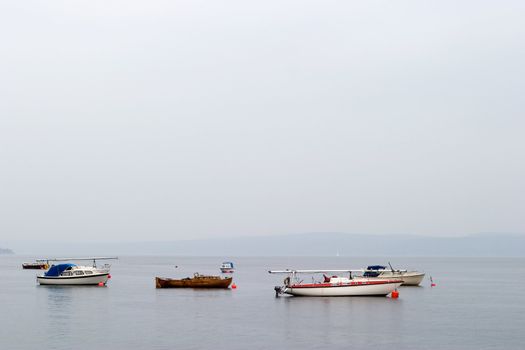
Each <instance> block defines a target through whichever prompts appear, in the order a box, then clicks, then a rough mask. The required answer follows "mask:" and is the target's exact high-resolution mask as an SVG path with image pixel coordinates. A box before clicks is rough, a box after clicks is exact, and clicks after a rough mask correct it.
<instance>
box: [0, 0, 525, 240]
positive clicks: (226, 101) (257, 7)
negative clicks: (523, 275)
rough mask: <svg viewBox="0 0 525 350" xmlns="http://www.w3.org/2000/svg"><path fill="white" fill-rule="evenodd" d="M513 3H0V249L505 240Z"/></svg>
mask: <svg viewBox="0 0 525 350" xmlns="http://www.w3.org/2000/svg"><path fill="white" fill-rule="evenodd" d="M523 18H525V2H523V1H497V2H496V1H281V0H279V1H273V0H270V1H246V0H243V1H212V0H206V1H129V0H126V1H112V0H104V1H100V0H89V1H18V0H13V1H11V0H3V1H2V2H1V3H0V39H1V40H0V42H1V47H0V94H1V95H0V96H1V97H0V181H1V182H0V236H1V239H0V241H1V240H2V239H4V240H12V239H17V238H26V239H33V238H37V237H39V238H42V237H48V238H52V239H64V238H66V237H67V239H71V240H91V239H92V240H100V239H102V238H104V237H107V238H108V239H112V240H118V239H129V240H144V239H148V240H156V239H179V238H200V237H217V236H241V235H269V234H283V233H296V232H317V231H321V232H324V231H332V232H334V231H337V232H354V233H376V234H377V233H415V234H425V235H462V234H468V233H474V232H524V231H525V221H524V220H523V209H524V208H525V200H524V195H525V186H524V179H525V138H524V137H523V135H524V133H525V120H524V113H523V111H524V107H525V106H524V101H525V100H524V98H523V93H524V91H525V89H524V88H525V68H524V64H523V62H525V21H523Z"/></svg>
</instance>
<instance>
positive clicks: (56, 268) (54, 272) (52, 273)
mask: <svg viewBox="0 0 525 350" xmlns="http://www.w3.org/2000/svg"><path fill="white" fill-rule="evenodd" d="M73 266H77V265H75V264H58V265H53V266H51V267H50V268H49V270H47V272H46V274H45V276H49V277H58V276H60V274H61V273H62V272H64V271H65V270H67V269H68V268H70V267H73Z"/></svg>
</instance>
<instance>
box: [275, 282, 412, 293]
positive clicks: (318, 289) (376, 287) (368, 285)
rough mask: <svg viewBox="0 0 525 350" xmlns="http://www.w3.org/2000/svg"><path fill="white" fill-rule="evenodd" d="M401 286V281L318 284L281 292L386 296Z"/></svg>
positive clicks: (291, 287) (294, 286)
mask: <svg viewBox="0 0 525 350" xmlns="http://www.w3.org/2000/svg"><path fill="white" fill-rule="evenodd" d="M401 284H402V281H399V280H395V281H377V282H376V281H371V282H352V283H345V284H337V285H334V284H329V283H319V284H311V285H292V286H289V287H285V288H284V290H283V292H284V293H286V294H289V295H294V296H308V297H337V296H341V297H342V296H386V295H388V294H390V293H392V291H394V290H395V289H396V288H398V287H399V286H400V285H401Z"/></svg>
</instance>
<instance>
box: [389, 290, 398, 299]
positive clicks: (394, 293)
mask: <svg viewBox="0 0 525 350" xmlns="http://www.w3.org/2000/svg"><path fill="white" fill-rule="evenodd" d="M390 296H391V298H392V299H397V298H399V292H398V291H397V289H396V290H394V291H393V292H392V294H390Z"/></svg>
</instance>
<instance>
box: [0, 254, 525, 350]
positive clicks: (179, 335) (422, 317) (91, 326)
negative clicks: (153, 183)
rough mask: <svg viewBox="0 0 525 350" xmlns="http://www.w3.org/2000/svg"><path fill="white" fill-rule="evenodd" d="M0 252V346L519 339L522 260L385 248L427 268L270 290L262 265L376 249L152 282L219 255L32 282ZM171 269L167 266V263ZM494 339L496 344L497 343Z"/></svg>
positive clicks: (211, 262)
mask: <svg viewBox="0 0 525 350" xmlns="http://www.w3.org/2000/svg"><path fill="white" fill-rule="evenodd" d="M26 260H29V258H25V257H20V256H2V257H0V271H2V279H3V286H2V288H1V289H0V301H1V304H0V305H1V308H2V316H1V317H0V339H1V340H2V349H24V350H27V349H57V350H59V349H79V350H83V349H86V350H87V349H90V350H91V349H95V348H106V349H131V350H132V349H248V348H252V349H278V348H281V349H283V348H287V349H320V348H331V349H350V348H352V349H364V348H373V349H502V348H505V349H522V348H523V344H524V343H525V335H524V334H523V332H522V330H523V329H525V318H524V317H523V315H524V314H525V297H524V294H523V290H524V288H525V282H524V279H523V276H524V274H525V264H524V263H525V259H522V258H505V259H498V258H489V259H487V258H484V259H477V258H445V259H441V258H397V259H395V260H392V261H391V262H392V264H393V265H394V266H395V267H400V268H401V267H407V268H417V269H420V270H423V271H425V272H426V273H427V274H431V275H432V276H433V278H434V280H435V282H436V283H437V287H435V288H430V286H429V281H428V279H427V278H426V279H425V281H424V282H423V283H422V287H402V288H401V289H400V298H399V299H398V300H395V299H391V298H383V297H372V298H364V297H356V298H347V297H342V298H294V297H282V298H275V297H274V291H273V287H274V286H275V285H278V284H280V283H281V281H282V278H283V276H280V275H269V274H268V273H267V272H266V271H267V270H268V269H282V268H360V267H364V266H366V265H368V264H375V263H382V264H384V263H386V261H384V258H348V257H338V258H336V257H332V258H320V257H312V258H308V257H294V258H275V257H272V258H238V259H233V260H234V261H235V262H236V264H237V272H236V273H235V274H234V281H235V283H236V284H237V286H238V288H237V289H236V290H211V291H197V290H190V289H188V290H157V289H155V288H154V277H155V276H166V277H184V276H189V275H191V274H193V272H201V273H214V274H217V273H218V266H219V264H220V263H221V262H222V261H223V260H224V259H223V258H211V257H205V258H201V257H192V258H190V257H122V258H120V260H118V261H117V262H115V263H114V264H113V266H112V273H111V274H112V278H111V280H110V282H109V284H108V287H44V286H37V285H36V281H35V278H34V276H35V274H36V273H39V272H35V271H28V270H22V269H21V266H20V264H21V263H22V262H23V261H26ZM175 265H178V266H179V268H177V269H175V268H174V266H175ZM503 344H504V345H503Z"/></svg>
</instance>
